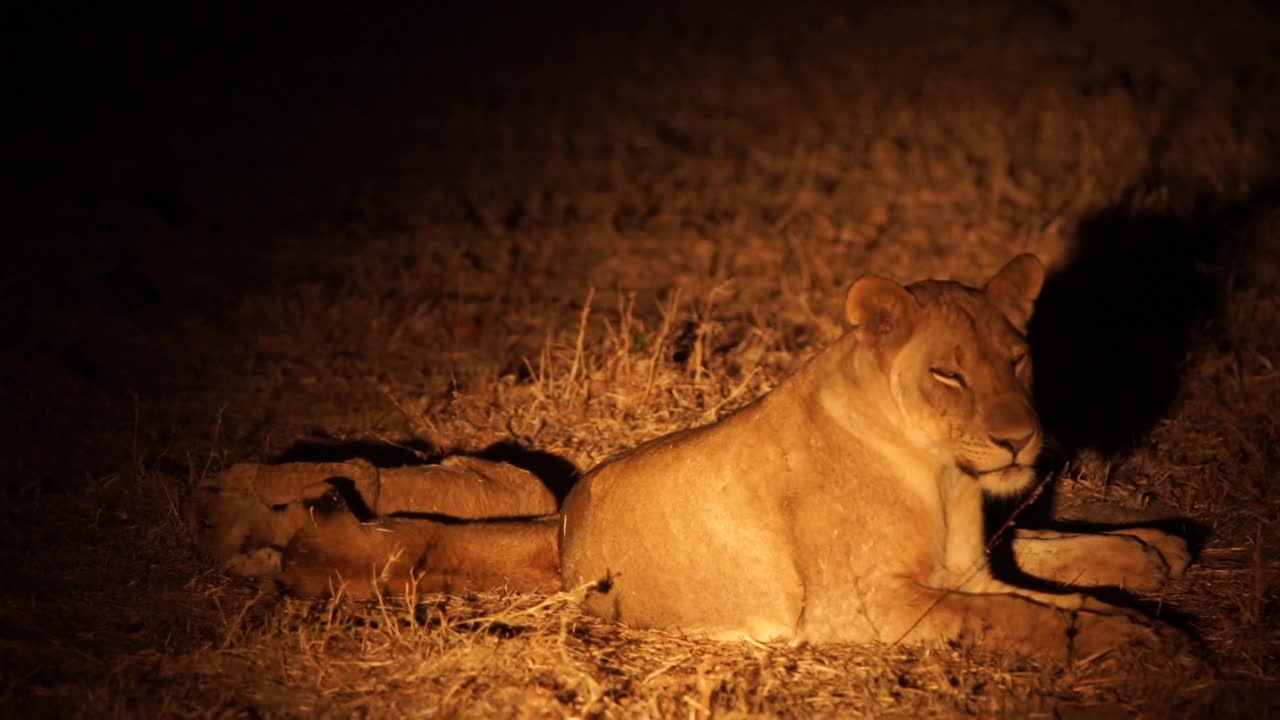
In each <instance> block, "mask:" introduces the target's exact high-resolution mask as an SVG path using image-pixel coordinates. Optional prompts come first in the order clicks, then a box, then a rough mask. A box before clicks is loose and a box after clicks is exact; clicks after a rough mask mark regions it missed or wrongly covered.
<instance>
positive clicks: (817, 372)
mask: <svg viewBox="0 0 1280 720" xmlns="http://www.w3.org/2000/svg"><path fill="white" fill-rule="evenodd" d="M1043 280H1044V268H1043V266H1042V265H1041V263H1040V261H1039V260H1038V259H1036V258H1035V257H1034V256H1032V255H1021V256H1019V257H1016V258H1014V259H1013V260H1012V261H1010V262H1009V263H1008V264H1007V265H1006V266H1005V267H1004V268H1003V269H1002V270H1000V271H999V272H998V273H996V274H995V276H993V277H992V278H991V280H990V281H989V282H988V283H987V284H986V286H985V287H983V288H981V289H975V288H970V287H966V286H964V285H961V284H959V283H955V282H946V281H937V280H926V281H923V282H919V283H915V284H913V285H910V286H908V287H903V286H900V285H898V284H896V283H893V282H891V281H889V280H885V279H883V278H879V277H874V276H868V277H864V278H862V279H860V280H858V281H857V282H855V283H854V284H853V286H852V287H851V288H850V290H849V293H848V296H847V298H846V302H845V317H846V319H847V320H848V322H849V325H850V326H851V330H850V331H849V332H848V333H847V334H846V335H845V336H844V337H843V338H841V339H840V340H838V341H837V342H836V343H835V344H833V345H832V346H831V347H829V348H827V349H826V350H824V351H823V352H822V353H820V354H819V355H818V356H816V357H815V358H814V359H813V360H812V361H811V362H810V363H808V364H807V365H806V366H805V367H803V368H801V369H800V370H799V371H797V372H796V373H795V374H794V375H792V376H791V377H790V378H788V379H787V380H786V381H784V382H783V383H782V384H781V385H779V386H778V387H777V388H776V389H775V390H773V391H772V392H770V393H769V394H767V395H765V396H763V397H761V398H760V399H758V400H757V401H756V402H754V403H752V404H751V405H748V406H747V407H745V408H743V409H742V410H740V411H738V412H736V413H734V414H733V415H730V416H729V417H726V418H724V419H723V420H721V421H719V422H716V423H713V424H710V425H706V426H703V427H699V428H695V429H692V430H688V431H684V432H679V433H675V434H672V435H668V436H665V437H661V438H658V439H656V440H654V441H652V442H649V443H646V444H644V445H642V446H640V447H638V448H636V449H634V450H632V451H630V452H628V453H625V454H623V455H621V456H619V457H617V458H614V459H612V460H609V461H607V462H605V463H604V464H602V465H600V466H599V467H597V468H595V469H594V470H592V471H590V472H589V473H587V474H586V476H585V477H583V479H582V480H581V481H580V482H579V483H578V485H577V486H576V487H575V488H574V489H573V490H572V492H571V493H570V494H569V496H568V498H567V499H566V500H565V502H564V505H563V507H562V508H561V509H560V513H559V514H558V515H554V514H553V515H550V516H543V517H540V518H529V516H535V515H544V514H545V513H547V512H548V510H549V509H550V507H549V506H548V504H547V498H546V496H545V493H544V494H539V493H538V492H537V491H536V490H529V489H527V488H529V487H531V483H530V479H531V478H530V477H525V476H522V475H520V474H519V473H520V471H517V470H516V469H514V468H510V467H509V466H504V468H505V469H503V468H492V467H489V468H486V467H484V466H481V465H473V466H470V467H471V471H472V472H474V473H475V474H476V477H477V478H478V479H479V480H480V481H477V482H471V483H453V484H442V485H440V486H439V487H440V492H439V493H434V494H433V493H432V492H430V491H429V490H424V487H431V485H425V486H424V485H419V486H418V487H416V488H415V487H413V486H412V481H411V479H409V478H407V476H405V475H404V472H405V469H401V470H397V471H395V472H397V473H400V475H399V476H397V478H396V479H394V482H393V481H392V478H391V477H390V476H388V477H387V479H386V482H383V481H382V480H381V479H379V478H378V477H377V471H376V469H370V468H368V467H364V466H362V469H361V472H364V473H365V474H366V477H364V479H362V480H360V481H359V482H357V483H356V486H357V490H358V491H359V492H360V493H361V494H362V495H366V496H373V497H377V498H379V500H378V502H379V507H385V508H388V509H391V508H394V510H391V511H390V512H379V513H378V514H380V515H389V514H391V513H392V512H401V513H403V512H406V511H412V510H414V509H415V508H413V507H402V506H403V505H406V504H410V505H411V504H412V502H407V503H406V502H397V501H396V500H395V497H397V495H396V494H397V493H400V494H402V495H403V496H404V497H406V498H424V497H430V498H431V503H430V504H431V507H430V508H419V509H420V510H422V511H425V512H431V513H435V514H441V515H452V516H454V517H461V518H467V519H470V520H472V521H471V522H461V523H458V522H449V523H443V522H435V521H432V520H426V519H416V518H410V517H386V518H383V519H378V520H374V521H373V522H367V523H361V522H358V521H357V520H356V519H355V518H354V517H353V516H350V515H349V514H341V513H339V514H335V515H332V516H328V517H323V516H313V517H311V518H307V517H306V516H305V514H304V515H299V514H298V513H296V512H295V513H293V514H292V515H290V514H289V513H282V512H280V509H281V508H282V507H285V506H290V505H294V506H298V507H300V506H301V505H302V501H303V500H304V499H305V498H306V497H308V495H309V494H310V495H312V496H314V494H315V493H316V492H318V491H320V490H323V488H324V487H325V485H324V483H323V482H319V483H317V480H319V481H323V480H325V478H324V477H319V475H317V473H319V474H320V475H323V474H324V473H325V472H331V471H329V470H323V471H322V470H316V471H315V472H311V473H310V475H308V472H307V468H306V467H305V466H304V467H299V466H296V465H294V466H276V467H265V466H254V467H253V468H252V471H251V472H252V473H253V474H254V476H255V477H256V478H258V479H257V480H255V481H254V482H239V484H237V483H231V485H232V486H234V487H228V486H226V485H225V484H221V485H220V484H219V483H220V482H221V480H219V481H215V482H214V483H213V484H212V485H211V486H209V487H206V488H203V489H202V491H203V492H204V494H203V495H201V494H199V492H198V495H197V504H196V507H195V511H194V513H193V516H194V517H195V518H197V519H198V520H199V522H200V524H201V525H202V528H203V530H204V532H205V534H206V537H210V538H212V539H211V540H210V541H209V542H206V543H205V544H206V546H207V547H218V548H223V551H222V552H221V554H220V559H223V560H228V561H232V562H234V559H235V558H236V557H241V556H243V555H244V554H246V553H254V552H258V553H261V552H264V551H265V552H267V553H268V554H270V553H271V552H275V555H274V556H272V558H274V559H273V561H272V562H267V563H265V564H264V565H262V566H261V567H262V568H265V569H263V570H261V572H264V573H266V574H271V575H274V576H275V577H276V578H277V579H278V580H279V581H280V582H282V583H283V584H285V585H286V586H288V587H291V588H294V589H295V590H296V591H299V592H304V593H323V592H325V591H327V590H329V589H331V588H334V587H337V586H338V585H339V584H340V583H341V584H343V585H344V586H345V587H346V588H347V592H348V593H353V594H354V595H356V596H359V595H362V594H368V593H369V592H371V591H372V589H373V586H374V585H377V584H381V585H382V586H383V587H384V588H385V590H386V591H390V592H400V591H402V590H404V589H405V586H406V585H407V584H415V585H416V586H417V588H418V590H420V591H421V590H460V589H476V588H488V587H495V586H502V585H505V586H507V587H510V588H512V589H528V590H547V589H555V588H559V587H569V588H573V587H579V586H581V585H583V584H585V583H589V582H591V581H599V580H604V579H606V578H607V582H602V583H599V585H598V587H597V590H595V591H593V592H591V593H590V594H589V595H588V596H587V598H586V601H585V607H586V609H587V610H588V611H590V612H592V613H595V614H598V615H601V616H604V617H607V618H612V619H615V620H618V621H621V622H625V623H630V624H634V625H639V626H646V627H658V628H678V629H681V630H683V631H685V632H688V633H701V634H706V635H708V636H710V637H713V638H720V639H740V638H753V639H758V640H786V641H808V642H834V641H855V642H898V641H940V640H948V639H970V640H974V641H980V642H982V643H983V644H985V645H986V646H987V647H991V648H998V649H1008V650H1014V651H1019V652H1026V653H1031V654H1036V655H1040V656H1045V657H1056V658H1064V657H1067V656H1069V655H1072V654H1086V655H1087V654H1092V653H1094V652H1099V651H1103V650H1106V649H1108V648H1111V647H1113V646H1115V645H1117V644H1121V643H1124V642H1128V641H1131V640H1133V639H1136V638H1139V637H1144V636H1145V637H1154V636H1157V635H1160V634H1164V633H1168V632H1170V631H1168V630H1167V629H1166V628H1165V627H1164V626H1162V625H1159V624H1157V623H1153V622H1151V621H1150V620H1148V619H1146V618H1145V617H1144V616H1141V615H1140V614H1137V613H1135V612H1132V611H1130V610H1126V609H1123V608H1120V607H1116V606H1113V605H1109V604H1106V603H1103V602H1101V601H1099V600H1097V599H1094V598H1093V597H1090V596H1088V595H1084V594H1081V593H1079V592H1067V591H1065V589H1064V591H1063V592H1060V593H1059V592H1052V593H1051V592H1043V591H1036V590H1031V589H1025V588H1020V587H1015V586H1012V585H1009V584H1006V583H1004V582H1001V581H1000V580H997V579H996V578H994V577H993V576H992V574H991V572H990V570H989V567H988V560H987V545H986V538H985V537H984V534H983V532H984V530H983V528H984V516H983V500H984V495H985V496H1004V497H1007V496H1014V495H1018V494H1021V493H1025V492H1026V491H1027V490H1028V489H1029V488H1030V487H1031V485H1032V484H1033V482H1034V480H1035V474H1034V471H1033V469H1032V465H1033V463H1034V462H1035V460H1036V458H1037V456H1038V454H1039V452H1040V448H1041V441H1042V434H1041V428H1040V424H1039V420H1038V418H1037V415H1036V412H1035V410H1034V409H1033V408H1032V406H1031V395H1030V388H1031V367H1030V362H1029V359H1028V354H1027V342H1026V338H1025V332H1026V327H1027V322H1028V320H1029V319H1030V317H1031V313H1032V307H1033V304H1034V302H1035V299H1036V296H1037V295H1038V294H1039V292H1040V288H1041V285H1042V283H1043ZM473 462H475V461H473ZM499 470H500V471H499ZM236 472H238V473H239V477H244V476H245V474H246V473H247V472H250V471H249V470H246V466H237V468H233V471H232V473H229V475H233V474H234V473H236ZM422 472H423V473H426V472H427V471H426V470H422ZM370 473H372V475H370ZM286 475H288V476H289V477H291V478H293V479H288V478H285V476H286ZM273 477H274V478H276V481H274V482H275V485H272V483H273V481H272V478H273ZM308 477H309V478H310V479H309V480H300V479H298V478H304V479H305V478H308ZM422 477H424V478H427V480H424V482H426V483H430V482H431V480H430V478H429V477H428V476H427V475H426V474H424V475H423V476H422ZM281 478H284V479H281ZM534 484H536V483H534ZM267 487H272V490H271V493H266V492H265V491H264V488H267ZM308 488H310V489H309V490H308ZM396 488H400V489H399V490H397V489H396ZM513 488H519V489H518V490H513ZM317 489H319V490H317ZM267 494H271V495H272V499H273V500H275V501H276V502H274V503H272V504H271V505H273V506H274V507H275V508H276V509H275V510H272V509H270V507H269V505H268V503H267V502H265V501H255V500H254V498H264V497H266V495H267ZM282 497H283V498H284V499H285V500H286V502H284V503H280V502H279V501H280V500H281V498H282ZM492 498H499V499H500V500H501V502H498V501H491V500H492ZM522 498H524V499H527V502H526V501H522ZM255 503H256V504H255ZM504 503H505V504H504ZM232 505H234V508H235V509H234V513H232V511H229V510H227V509H226V508H228V507H231V506H232ZM370 507H373V505H372V504H371V505H370ZM454 507H457V508H460V509H461V510H460V511H458V512H452V511H451V508H454ZM476 507H484V508H488V509H489V514H487V515H484V516H482V517H481V519H479V521H475V513H474V512H471V509H473V508H476ZM219 508H221V509H219ZM245 513H249V514H254V513H256V515H254V518H255V519H254V520H252V521H245V520H241V521H239V522H237V523H228V522H227V519H226V518H227V516H228V514H235V515H237V517H240V516H243V515H244V514H245ZM277 516H278V517H279V521H278V522H274V524H273V520H272V518H273V517H277ZM285 516H288V517H290V518H292V519H288V520H286V519H285ZM300 517H301V518H302V521H299V518H300ZM500 517H501V518H507V519H504V520H501V521H498V520H497V519H498V518H500ZM521 517H526V518H529V519H523V520H519V519H517V520H512V519H510V518H521ZM208 518H213V520H212V521H210V520H207V519H208ZM228 525H234V526H235V527H236V528H239V530H227V531H222V530H219V527H226V526H228ZM277 526H281V527H277ZM284 526H287V527H284ZM250 527H257V528H266V529H265V530H260V531H258V532H257V535H253V534H252V533H251V532H249V531H247V530H245V528H250ZM271 528H274V530H272V529H271ZM228 533H231V534H232V535H234V537H228ZM236 533H239V534H236ZM282 536H286V537H284V538H283V539H282ZM255 538H271V540H269V541H266V540H257V539H255ZM232 550H234V552H232ZM1013 551H1014V555H1015V558H1016V560H1017V562H1018V564H1019V566H1020V568H1021V569H1022V570H1023V571H1024V572H1026V573H1028V574H1031V575H1035V576H1039V577H1041V578H1044V579H1047V580H1051V581H1057V582H1062V583H1075V584H1091V585H1115V586H1121V587H1126V588H1129V589H1135V590H1145V589H1152V588H1155V587H1157V586H1159V585H1160V584H1161V583H1163V582H1164V581H1165V580H1166V579H1168V578H1169V577H1176V576H1178V575H1180V574H1181V573H1182V572H1183V570H1184V569H1185V567H1186V565H1187V563H1188V561H1189V555H1188V552H1187V548H1186V544H1185V542H1184V541H1182V540H1181V539H1180V538H1176V537H1173V536H1170V535H1166V534H1163V533H1159V532H1157V531H1154V530H1150V529H1142V530H1135V531H1132V532H1129V531H1122V532H1112V533H1107V534H1092V535H1070V534H1064V533H1055V532H1051V531H1019V532H1018V533H1017V534H1016V536H1015V538H1014V541H1013ZM557 561H558V562H557ZM255 567H257V566H255Z"/></svg>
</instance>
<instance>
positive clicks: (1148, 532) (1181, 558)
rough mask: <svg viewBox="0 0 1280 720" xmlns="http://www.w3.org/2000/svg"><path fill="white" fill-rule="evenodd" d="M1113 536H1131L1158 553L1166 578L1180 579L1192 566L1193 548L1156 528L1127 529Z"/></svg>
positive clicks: (1183, 540)
mask: <svg viewBox="0 0 1280 720" xmlns="http://www.w3.org/2000/svg"><path fill="white" fill-rule="evenodd" d="M1110 534H1113V535H1130V536H1132V537H1135V538H1137V539H1138V540H1141V541H1142V542H1143V544H1145V545H1146V546H1147V547H1148V548H1150V549H1152V550H1154V551H1155V552H1157V553H1158V554H1159V555H1160V557H1161V559H1162V560H1163V561H1164V565H1165V568H1166V570H1167V571H1166V573H1165V574H1166V576H1167V577H1169V578H1180V577H1182V575H1183V574H1184V573H1186V571H1187V566H1189V565H1190V564H1191V548H1190V547H1189V546H1188V545H1187V541H1186V540H1185V539H1183V538H1181V537H1178V536H1177V535H1172V534H1170V533H1167V532H1165V531H1163V530H1157V529H1156V528H1146V527H1139V528H1126V529H1124V530H1117V531H1115V532H1114V533H1110Z"/></svg>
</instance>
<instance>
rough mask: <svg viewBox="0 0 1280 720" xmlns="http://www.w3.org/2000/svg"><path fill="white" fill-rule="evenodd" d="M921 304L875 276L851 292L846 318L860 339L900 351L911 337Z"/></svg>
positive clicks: (859, 280)
mask: <svg viewBox="0 0 1280 720" xmlns="http://www.w3.org/2000/svg"><path fill="white" fill-rule="evenodd" d="M919 308H920V303H919V302H917V301H916V298H915V296H914V295H912V294H911V293H910V292H908V291H907V289H906V288H904V287H902V286H901V285H899V284H897V283H895V282H892V281H890V280H885V279H884V278H882V277H876V276H875V275H867V276H865V277H861V278H859V279H858V280H857V281H856V282H854V283H853V287H851V288H849V295H848V296H847V297H846V298H845V301H844V316H845V318H846V319H847V320H848V321H849V324H850V325H852V326H853V331H854V332H855V333H857V335H858V339H859V340H861V341H862V342H864V343H867V344H870V345H875V346H878V347H897V346H898V345H901V344H902V343H904V342H906V341H907V338H909V337H911V330H912V328H914V327H915V321H916V311H917V310H918V309H919Z"/></svg>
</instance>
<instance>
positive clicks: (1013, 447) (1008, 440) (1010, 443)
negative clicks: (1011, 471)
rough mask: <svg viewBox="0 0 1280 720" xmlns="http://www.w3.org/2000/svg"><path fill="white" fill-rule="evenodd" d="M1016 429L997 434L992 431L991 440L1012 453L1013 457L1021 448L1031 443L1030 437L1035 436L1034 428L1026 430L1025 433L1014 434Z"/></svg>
mask: <svg viewBox="0 0 1280 720" xmlns="http://www.w3.org/2000/svg"><path fill="white" fill-rule="evenodd" d="M1017 432H1018V431H1017V430H1013V431H1010V432H1007V433H1000V434H999V435H997V434H995V433H992V434H991V442H993V443H995V444H996V445H999V446H1000V447H1002V448H1004V449H1006V450H1008V451H1009V452H1011V453H1013V456H1014V457H1017V456H1018V453H1020V452H1022V449H1023V448H1025V447H1026V446H1027V445H1030V444H1031V439H1032V438H1034V437H1035V436H1036V433H1035V431H1034V430H1030V431H1027V432H1026V433H1025V434H1022V435H1019V434H1016V433H1017Z"/></svg>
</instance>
